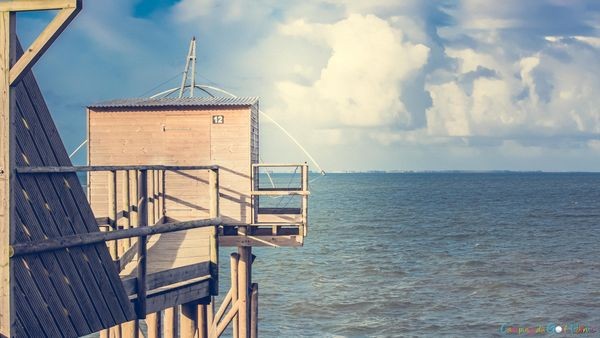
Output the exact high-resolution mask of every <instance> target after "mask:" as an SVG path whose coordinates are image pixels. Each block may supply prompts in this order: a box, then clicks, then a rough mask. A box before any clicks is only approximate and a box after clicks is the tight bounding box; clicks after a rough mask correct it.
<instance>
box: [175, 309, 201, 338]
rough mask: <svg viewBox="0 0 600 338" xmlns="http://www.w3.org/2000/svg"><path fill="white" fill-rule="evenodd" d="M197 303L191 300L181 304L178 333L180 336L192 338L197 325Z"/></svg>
mask: <svg viewBox="0 0 600 338" xmlns="http://www.w3.org/2000/svg"><path fill="white" fill-rule="evenodd" d="M197 321H198V303H196V302H191V303H186V304H183V305H181V317H180V320H179V322H180V331H179V332H180V333H181V337H182V338H183V337H191V338H193V337H194V335H195V334H196V328H197V327H198V322H197Z"/></svg>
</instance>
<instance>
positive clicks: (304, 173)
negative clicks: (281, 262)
mask: <svg viewBox="0 0 600 338" xmlns="http://www.w3.org/2000/svg"><path fill="white" fill-rule="evenodd" d="M302 190H304V191H308V166H307V165H306V164H304V165H303V166H302ZM298 235H300V238H301V240H302V241H303V242H304V238H303V237H305V236H306V235H308V195H306V194H303V195H302V228H301V229H298Z"/></svg>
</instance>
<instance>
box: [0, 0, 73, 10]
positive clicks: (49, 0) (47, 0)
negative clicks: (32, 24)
mask: <svg viewBox="0 0 600 338" xmlns="http://www.w3.org/2000/svg"><path fill="white" fill-rule="evenodd" d="M78 4H81V1H75V0H12V1H2V2H0V12H27V11H46V10H56V9H66V8H75V7H76V6H77V5H78Z"/></svg>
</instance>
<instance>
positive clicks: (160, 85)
mask: <svg viewBox="0 0 600 338" xmlns="http://www.w3.org/2000/svg"><path fill="white" fill-rule="evenodd" d="M181 74H183V72H179V73H177V74H175V75H173V77H171V78H170V79H168V80H166V81H164V82H161V83H160V84H158V85H156V86H154V87H152V88H151V89H149V90H147V91H146V92H144V93H143V94H142V95H140V97H144V96H146V95H148V94H150V93H152V92H153V91H155V90H157V89H158V88H160V87H162V86H163V85H165V84H167V83H169V82H171V81H173V80H175V79H176V78H177V77H179V76H181Z"/></svg>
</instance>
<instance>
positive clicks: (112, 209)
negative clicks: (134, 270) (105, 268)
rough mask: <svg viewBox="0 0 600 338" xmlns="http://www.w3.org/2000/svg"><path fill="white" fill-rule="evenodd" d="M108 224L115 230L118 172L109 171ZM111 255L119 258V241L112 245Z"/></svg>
mask: <svg viewBox="0 0 600 338" xmlns="http://www.w3.org/2000/svg"><path fill="white" fill-rule="evenodd" d="M107 207H108V208H107V209H108V225H109V227H110V228H111V229H110V231H113V230H115V229H116V228H117V172H116V171H114V170H111V171H109V172H108V205H107ZM110 255H111V256H112V258H113V259H118V258H119V241H114V242H112V243H111V246H110Z"/></svg>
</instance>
